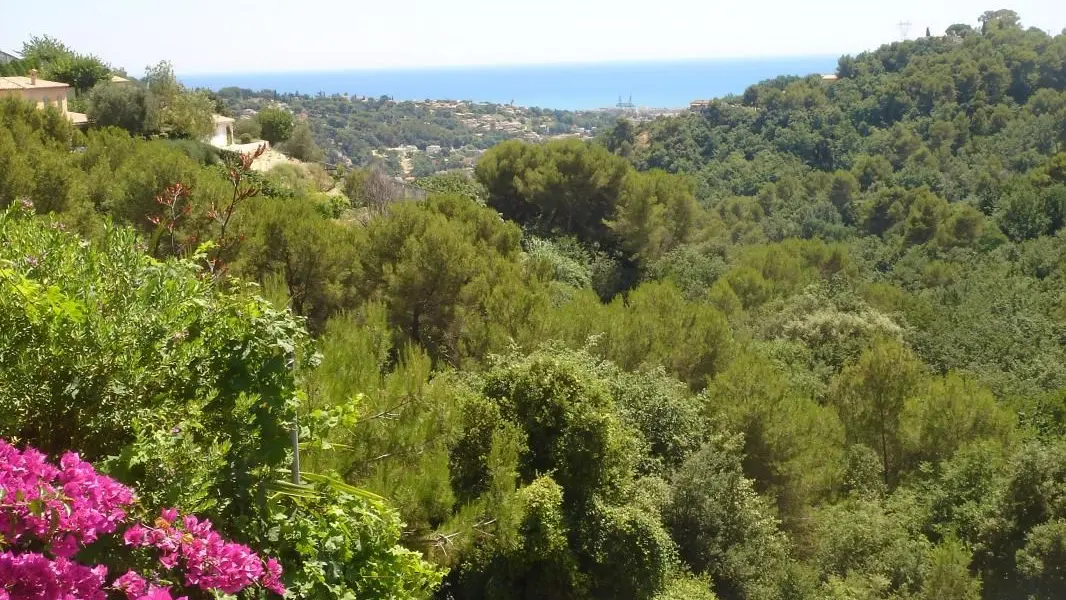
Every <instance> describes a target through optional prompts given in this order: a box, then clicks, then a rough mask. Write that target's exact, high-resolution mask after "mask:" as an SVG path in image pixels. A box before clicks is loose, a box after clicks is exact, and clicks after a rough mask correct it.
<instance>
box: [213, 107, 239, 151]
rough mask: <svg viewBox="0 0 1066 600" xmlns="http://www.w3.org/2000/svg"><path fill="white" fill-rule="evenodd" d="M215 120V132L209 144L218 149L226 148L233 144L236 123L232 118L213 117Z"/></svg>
mask: <svg viewBox="0 0 1066 600" xmlns="http://www.w3.org/2000/svg"><path fill="white" fill-rule="evenodd" d="M212 117H214V119H215V131H214V132H213V133H212V134H211V139H209V140H208V143H209V144H211V145H212V146H215V147H218V148H225V147H226V146H230V145H232V144H233V124H234V123H236V121H235V120H234V119H231V118H230V117H223V116H222V115H212Z"/></svg>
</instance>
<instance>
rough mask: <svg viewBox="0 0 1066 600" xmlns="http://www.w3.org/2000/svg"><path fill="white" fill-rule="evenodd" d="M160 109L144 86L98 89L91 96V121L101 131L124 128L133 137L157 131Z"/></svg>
mask: <svg viewBox="0 0 1066 600" xmlns="http://www.w3.org/2000/svg"><path fill="white" fill-rule="evenodd" d="M155 113H156V107H155V106H154V105H153V104H152V99H151V97H150V96H149V94H148V91H147V90H146V89H144V88H142V87H140V86H130V85H111V84H107V83H105V84H103V85H98V86H96V87H94V88H93V89H92V92H91V93H90V95H89V112H88V116H89V119H90V120H92V122H93V123H95V124H96V125H97V126H99V127H121V128H123V129H125V130H126V131H128V132H130V134H132V135H142V134H145V133H147V132H150V131H154V130H156V129H157V127H158V124H157V123H156V118H157V116H156V114H155Z"/></svg>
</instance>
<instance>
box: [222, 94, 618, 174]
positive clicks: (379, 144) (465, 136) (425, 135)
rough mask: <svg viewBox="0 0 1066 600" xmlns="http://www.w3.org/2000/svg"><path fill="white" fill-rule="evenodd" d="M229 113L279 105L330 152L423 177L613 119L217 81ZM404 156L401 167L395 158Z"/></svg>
mask: <svg viewBox="0 0 1066 600" xmlns="http://www.w3.org/2000/svg"><path fill="white" fill-rule="evenodd" d="M218 97H219V98H220V99H221V100H222V101H224V102H225V105H226V107H227V109H228V110H229V111H230V113H231V114H234V115H238V116H243V117H252V116H254V115H255V113H256V112H257V111H258V110H259V109H261V108H262V107H264V106H271V105H273V106H280V107H282V108H284V109H285V110H288V111H291V112H293V113H294V114H297V115H299V117H300V118H301V119H306V121H307V123H308V124H309V125H310V126H311V129H312V130H313V131H314V133H315V140H316V141H317V142H318V144H319V146H321V147H322V148H323V149H325V150H326V151H327V152H328V154H329V155H330V156H331V157H332V158H333V159H334V160H340V161H343V162H349V161H350V162H351V163H354V164H355V165H356V166H365V165H367V164H369V163H370V162H371V161H373V160H375V158H376V159H380V160H384V161H385V163H386V165H388V166H389V169H390V172H391V174H393V175H397V176H399V175H404V176H410V177H425V176H427V175H431V174H433V173H436V172H439V171H446V170H455V169H464V168H469V167H471V166H472V165H473V163H474V162H475V160H476V159H477V157H478V156H480V155H481V153H482V152H484V150H485V149H486V148H489V147H491V146H493V145H494V144H496V143H498V142H501V141H504V140H511V139H519V140H525V141H532V142H537V141H542V140H547V139H551V138H553V137H577V138H582V139H584V138H590V137H592V136H594V135H595V134H596V133H597V132H598V131H599V130H600V129H603V128H605V127H607V126H609V125H611V124H613V122H614V119H615V118H616V117H615V116H612V115H611V114H610V113H607V112H603V111H579V112H571V111H561V110H544V109H537V108H524V107H518V106H504V105H498V104H490V103H478V102H460V101H447V100H435V101H429V100H427V101H419V102H411V101H407V102H395V101H392V100H390V99H388V98H366V97H359V96H348V95H339V94H338V95H332V96H325V95H317V96H311V95H298V94H278V93H275V92H273V91H271V90H262V91H258V92H256V91H253V90H249V89H241V88H223V89H221V90H219V91H218ZM401 161H405V162H410V163H413V164H409V165H407V168H406V169H404V168H401V167H400V162H401Z"/></svg>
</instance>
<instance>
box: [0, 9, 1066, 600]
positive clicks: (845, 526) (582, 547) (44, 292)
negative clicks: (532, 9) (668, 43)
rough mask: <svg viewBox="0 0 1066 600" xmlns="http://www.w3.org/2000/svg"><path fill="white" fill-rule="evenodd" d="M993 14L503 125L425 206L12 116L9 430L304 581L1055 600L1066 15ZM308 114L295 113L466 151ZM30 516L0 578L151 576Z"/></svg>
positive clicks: (419, 132)
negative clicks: (809, 64)
mask: <svg viewBox="0 0 1066 600" xmlns="http://www.w3.org/2000/svg"><path fill="white" fill-rule="evenodd" d="M978 23H979V25H978V26H976V27H970V26H966V25H956V26H952V27H951V28H949V30H948V31H947V32H945V35H943V36H934V37H923V38H921V39H917V40H912V41H906V42H900V43H895V44H890V45H886V46H882V47H881V48H878V49H877V50H874V51H871V52H868V53H864V54H861V55H858V56H854V57H850V56H848V57H843V58H841V60H840V63H839V69H838V72H837V78H836V79H835V80H833V79H825V78H823V77H822V76H815V77H810V78H792V77H789V78H779V79H776V80H771V81H765V82H761V83H757V84H755V85H753V86H751V87H750V88H749V89H748V90H747V91H746V92H745V93H744V94H741V95H737V96H733V97H726V98H720V99H717V100H716V101H714V102H712V103H710V104H709V105H708V106H706V107H705V108H704V109H703V110H702V111H701V112H696V113H691V114H686V115H682V116H678V117H668V118H661V119H656V120H654V121H651V122H648V123H634V122H631V121H627V120H622V121H616V122H613V123H611V124H610V125H609V126H602V129H599V130H598V134H597V136H596V137H595V139H593V140H583V139H575V138H570V139H554V140H540V141H538V142H536V143H534V142H530V141H525V140H521V139H507V140H499V139H493V140H491V141H492V142H494V143H491V144H490V143H489V142H488V140H487V138H488V136H487V135H486V136H484V137H485V138H486V140H487V141H486V143H485V146H484V148H485V152H484V153H483V154H482V155H481V156H480V157H479V158H478V160H477V161H476V164H475V165H474V167H473V179H470V178H467V177H466V176H464V175H463V174H448V175H434V176H431V177H427V178H425V179H423V180H421V181H420V186H421V188H420V189H421V190H427V191H428V194H427V195H426V196H425V197H423V196H422V195H421V194H420V195H418V196H416V197H412V198H400V197H399V196H400V195H401V194H397V193H396V190H397V187H396V186H397V185H398V184H396V183H395V182H394V181H393V180H392V179H391V178H390V177H389V176H388V175H387V174H386V173H385V172H384V171H383V170H381V169H380V168H378V167H372V168H367V169H362V168H354V169H348V170H347V171H346V172H344V173H343V176H341V177H336V176H335V175H331V174H329V173H327V172H326V171H325V170H323V169H322V168H321V167H319V166H316V165H312V164H304V165H295V166H294V165H281V166H280V167H278V168H276V169H272V170H271V171H269V172H267V173H259V172H256V171H255V170H254V169H252V164H253V162H254V159H255V157H254V156H251V155H247V156H241V155H234V154H230V153H225V152H222V153H219V152H214V153H212V152H206V151H204V148H203V147H202V146H201V145H199V144H197V143H195V142H192V141H190V140H187V139H179V136H180V134H179V133H178V132H176V131H173V130H172V131H170V132H167V133H164V132H151V133H148V134H142V132H141V131H134V132H133V133H132V134H131V132H130V131H127V130H124V129H120V128H114V127H112V128H101V127H97V128H92V129H89V130H88V131H85V132H82V131H79V130H76V129H74V128H73V127H72V126H71V125H70V123H68V122H67V121H66V120H65V119H64V118H62V116H61V115H59V114H58V113H57V112H56V111H55V110H47V111H41V110H36V109H35V108H33V107H32V106H31V105H29V104H22V103H19V102H17V101H14V100H11V99H0V207H2V208H3V212H2V213H0V238H2V239H3V240H4V243H2V244H0V439H3V440H9V441H11V442H12V443H14V444H16V445H18V446H20V447H22V446H31V447H35V448H41V449H42V450H44V451H46V452H49V453H53V454H55V453H60V452H62V451H64V450H68V449H69V450H75V451H77V452H79V453H80V454H81V456H82V458H83V459H84V460H87V461H90V462H92V463H93V464H94V465H95V466H96V468H97V469H99V470H100V471H101V472H103V473H106V474H107V475H109V476H110V477H113V478H115V480H117V481H119V482H121V483H122V484H125V485H130V486H135V487H136V489H137V490H138V498H137V507H136V511H137V515H138V516H141V515H157V514H163V515H164V516H166V515H168V514H170V513H160V510H162V509H166V508H168V507H171V506H173V507H176V508H178V509H180V510H181V512H183V513H195V514H198V515H201V516H203V517H207V518H210V519H211V520H212V523H214V526H215V527H216V528H217V529H218V530H219V531H220V532H221V533H222V534H224V535H225V536H227V539H232V540H235V541H237V542H239V543H241V544H246V545H247V546H248V547H250V548H252V549H254V550H255V551H257V552H262V553H263V555H264V556H272V557H277V558H278V560H279V561H280V565H281V567H283V569H284V571H283V573H282V575H281V582H282V583H283V584H284V585H285V586H286V587H287V588H288V590H289V591H290V597H298V598H315V599H319V598H321V599H332V598H338V597H341V598H344V597H355V598H381V599H386V598H388V599H391V598H430V597H434V598H441V599H442V600H443V599H452V598H454V599H462V598H494V599H511V598H514V599H518V598H551V599H572V598H573V599H581V598H604V599H606V598H621V599H640V600H677V599H682V598H684V599H694V600H785V599H803V600H807V599H809V600H855V599H858V600H932V599H948V600H1008V599H1010V600H1013V599H1015V598H1029V599H1034V600H1053V599H1058V598H1062V597H1064V596H1066V577H1063V572H1062V565H1063V564H1066V551H1064V548H1066V489H1064V486H1063V482H1064V481H1066V34H1060V35H1057V36H1050V35H1048V34H1047V33H1045V32H1042V31H1039V30H1035V29H1026V28H1024V27H1023V26H1022V25H1021V22H1020V19H1019V17H1018V15H1016V14H1014V13H1013V12H1010V11H996V12H989V13H985V14H983V15H981V16H980V18H979V20H978ZM182 93H195V92H190V91H183V92H182ZM227 94H229V92H226V93H223V94H222V96H223V97H225V96H226V95H227ZM242 94H243V92H240V93H239V94H237V96H236V97H235V98H236V100H234V99H230V100H228V101H237V102H249V103H251V104H256V102H255V101H253V100H250V99H248V98H244V99H241V96H242ZM177 97H180V96H177ZM274 100H275V99H274V98H271V99H270V101H271V102H273V101H274ZM284 101H285V103H286V107H287V108H288V109H290V110H292V111H293V112H296V113H297V115H299V114H302V113H304V112H307V114H308V120H307V121H302V120H301V119H300V118H299V116H297V118H296V119H295V122H294V121H293V120H292V119H286V115H290V113H289V112H288V111H286V110H281V111H274V113H273V114H271V113H270V112H268V113H267V118H263V112H264V111H266V110H267V109H266V108H265V107H263V108H261V109H259V118H260V119H261V120H262V121H263V124H264V125H265V124H269V125H268V126H267V127H265V128H264V130H263V132H262V133H263V134H264V136H266V135H267V134H268V131H267V130H268V129H270V128H271V127H275V126H276V125H278V124H280V125H281V127H277V128H276V129H277V130H280V129H288V128H292V129H294V128H296V127H300V125H301V123H302V124H303V125H304V126H306V127H305V128H304V130H303V134H301V136H302V137H304V140H303V141H304V142H306V141H307V139H308V138H309V137H310V136H309V135H307V134H309V133H310V129H312V128H315V127H317V126H316V125H314V123H319V124H320V123H321V122H322V120H323V119H324V120H327V121H328V120H329V119H330V118H333V117H331V116H330V115H331V114H332V112H331V111H336V112H337V114H338V115H340V114H343V115H344V117H343V119H342V117H340V116H338V117H336V118H337V119H340V120H341V121H343V123H341V121H338V123H337V125H336V129H337V130H345V131H350V132H353V135H354V134H355V133H354V132H356V131H362V133H359V135H361V136H364V137H361V138H359V140H360V141H353V142H352V144H353V145H352V149H355V150H357V151H358V152H362V150H359V148H362V149H365V150H367V151H369V150H370V149H372V148H375V147H377V145H378V144H383V145H385V146H386V147H388V146H390V145H391V144H401V143H414V144H416V145H417V144H418V143H423V144H428V143H429V142H431V141H433V142H437V143H438V144H439V145H444V142H445V141H446V140H447V139H448V138H447V137H446V136H458V137H455V138H454V140H455V141H454V142H448V143H452V144H453V147H454V144H457V143H459V142H460V141H461V140H464V139H467V138H463V137H462V136H467V135H469V134H468V132H465V131H463V130H460V129H456V128H454V127H452V128H449V126H448V125H446V124H435V121H434V119H435V118H436V117H435V116H434V117H433V118H430V117H429V116H428V112H421V111H428V110H429V108H428V105H426V104H414V103H411V104H406V103H399V104H395V103H389V102H387V101H369V100H367V101H363V100H357V101H355V102H353V101H352V100H351V99H343V98H318V99H311V100H307V99H305V98H302V97H301V98H288V99H285V100H284ZM305 102H306V104H304V103H305ZM242 106H243V105H242V104H236V105H234V108H235V109H241V107H242ZM327 107H331V108H328V110H327ZM319 110H321V111H322V112H321V114H320V115H318V116H315V115H314V113H315V112H316V111H319ZM433 110H437V109H436V108H434V109H433ZM442 110H443V109H442ZM449 110H452V111H455V110H459V109H458V108H457V107H452V108H450V109H449ZM471 110H472V109H471ZM492 110H497V111H498V110H504V108H500V107H496V108H494V109H492ZM344 111H350V113H345V112H344ZM461 112H464V113H465V112H467V107H465V106H464V107H463V108H462V110H461ZM279 113H284V114H281V115H280V119H278V120H276V121H275V119H277V118H278V117H279ZM404 113H407V114H409V115H421V116H419V117H414V116H412V117H411V118H409V119H406V120H404V119H401V120H400V121H399V123H400V125H396V124H394V126H386V127H383V128H377V126H376V125H373V124H374V123H380V122H381V121H382V120H383V119H384V115H394V116H395V115H399V114H404ZM436 114H437V113H434V115H436ZM489 114H498V113H489ZM522 114H523V115H527V116H529V115H532V113H522ZM543 116H544V115H541V117H543ZM571 116H574V115H571ZM453 117H454V114H452V116H446V117H442V118H445V119H446V120H447V119H452V118H453ZM574 117H575V118H576V116H574ZM523 118H525V117H523ZM530 118H532V117H530ZM551 118H553V119H563V118H566V115H561V116H559V115H554V116H552V117H551ZM364 122H365V123H367V124H368V125H367V127H366V128H365V130H364V129H362V127H361V126H358V125H356V124H357V123H364ZM308 123H312V124H311V125H308ZM403 123H406V125H405V124H403ZM416 123H417V124H418V125H417V126H416V125H415V124H416ZM573 124H574V125H576V126H582V127H586V128H591V126H592V125H593V124H592V123H586V124H582V125H578V123H577V122H575V123H573ZM274 133H278V131H276V130H275V131H271V132H269V134H270V135H273V134H274ZM287 133H288V134H289V136H290V137H289V141H287V142H286V144H288V148H289V149H290V150H291V149H292V148H294V147H298V146H300V145H301V144H302V143H303V142H300V143H298V144H293V142H292V141H291V140H293V139H296V140H299V139H300V138H299V137H298V136H296V135H295V133H294V132H293V131H289V132H287ZM315 134H316V135H319V134H321V131H319V130H317V129H316V131H315ZM370 135H373V136H378V135H381V136H386V135H392V136H396V137H391V138H390V137H375V138H374V139H373V140H371V138H370V137H367V136H370ZM403 136H413V137H403ZM433 136H439V137H433ZM316 139H319V141H320V142H321V143H322V144H324V145H326V144H327V140H326V139H322V138H316ZM412 140H414V141H412ZM468 143H473V142H469V141H465V142H463V144H464V145H466V144H468ZM473 144H474V146H475V147H478V146H477V143H473ZM327 147H328V146H327ZM334 188H337V189H339V190H340V191H342V192H343V194H339V193H337V191H336V190H335V189H334ZM327 190H329V193H327ZM4 451H6V449H5V450H4ZM9 454H10V453H9ZM297 457H298V458H299V461H298V466H299V468H298V469H297V461H296V458H297ZM293 470H295V471H296V473H293ZM294 475H298V476H299V477H294ZM294 479H299V480H300V483H293V480H294ZM6 481H9V480H8V479H2V478H0V483H4V482H6ZM20 489H21V488H20ZM75 491H78V490H75ZM11 497H15V496H11ZM6 498H8V496H7V495H4V496H0V501H4V502H7V501H8V500H6ZM23 500H24V499H19V498H17V497H16V500H15V501H16V502H22V501H23ZM56 501H57V502H59V504H56V505H54V506H53V505H52V504H49V505H48V506H46V507H45V508H48V507H58V508H57V509H56V512H55V514H56V515H58V516H57V517H56V518H57V519H59V518H63V517H62V515H63V514H65V513H64V512H63V507H64V506H66V505H65V504H63V503H64V502H65V500H63V499H58V500H56ZM31 509H32V510H44V509H41V508H40V507H39V505H38V504H33V506H32V507H31V506H29V504H27V505H26V507H25V511H24V512H27V514H30V515H31V516H33V515H32V510H31ZM20 510H21V509H20ZM71 512H72V513H73V512H74V511H71ZM78 514H81V513H80V512H79V513H78ZM27 518H29V517H27ZM149 518H150V517H149ZM172 520H173V519H170V520H167V519H164V522H165V523H167V525H166V527H170V525H169V523H170V521H172ZM64 523H65V521H64ZM149 523H150V521H149ZM2 527H3V526H0V536H8V535H9V533H8V530H5V529H2ZM156 527H157V528H158V529H160V530H163V529H166V527H164V526H163V525H159V523H158V522H156ZM45 533H47V528H45ZM24 535H25V536H29V535H30V534H29V533H26V534H24ZM38 535H44V534H38ZM27 539H28V538H27V537H23V538H20V539H19V540H14V541H15V542H16V543H7V544H6V545H5V546H3V547H2V548H0V550H2V551H3V553H2V554H0V565H3V564H8V563H4V562H3V561H4V560H8V561H9V562H10V563H11V564H14V563H15V562H16V560H15V559H20V560H22V559H24V557H26V556H30V555H31V554H32V555H33V556H34V558H35V560H38V561H48V562H49V564H50V565H53V566H54V565H58V564H64V565H65V564H66V563H63V562H62V561H65V560H67V559H68V558H69V559H71V560H73V561H75V562H78V561H80V562H83V563H85V564H101V565H104V566H108V567H110V569H111V570H110V571H109V572H108V575H107V576H106V577H107V580H106V584H107V585H108V586H113V585H118V584H117V582H116V581H115V580H114V579H113V578H114V577H116V576H117V575H118V574H119V573H121V572H124V569H126V568H130V567H129V566H128V564H127V563H128V562H129V561H126V560H125V559H121V560H120V559H119V558H116V556H118V555H117V554H115V553H113V552H112V553H109V551H108V550H109V549H110V548H113V547H117V546H119V545H121V544H122V541H121V538H120V537H118V536H112V537H107V536H103V537H102V539H101V540H99V541H98V542H94V544H95V545H91V544H89V545H84V546H85V547H84V548H82V544H81V540H77V539H75V540H73V541H71V540H66V541H57V542H55V543H45V542H41V541H39V540H36V539H35V538H34V539H33V540H31V541H26V540H27ZM4 540H5V543H6V542H7V540H8V538H7V537H5V538H4ZM64 543H65V544H66V546H64V545H62V544H64ZM71 544H75V546H76V547H75V548H74V550H77V551H76V552H73V553H72V554H71V555H70V556H61V555H60V553H64V554H65V553H67V550H70V545H71ZM108 544H112V546H109V545H108ZM126 545H127V546H128V544H126ZM37 555H40V556H41V557H42V558H40V559H37V558H36V556H37ZM11 557H15V558H11ZM142 558H143V557H142ZM19 564H21V563H19ZM148 564H149V563H148V562H147V561H146V560H142V562H140V563H137V567H138V568H142V566H143V565H148ZM151 564H155V563H151ZM256 564H258V563H256ZM166 566H167V565H164V567H166ZM57 568H58V567H57ZM156 568H159V569H162V567H156ZM168 568H171V567H168ZM173 568H177V569H184V568H185V564H184V563H181V564H178V565H177V566H176V567H173ZM9 572H13V571H4V570H3V569H0V590H4V591H6V590H7V589H8V587H10V588H11V589H15V588H14V587H13V586H14V583H13V582H14V580H15V579H14V578H13V577H10V576H8V579H4V577H5V573H9ZM161 572H163V573H164V574H166V573H169V571H167V570H166V569H162V571H161ZM166 576H167V577H170V578H171V579H168V580H167V581H166V582H165V583H166V584H167V585H169V586H170V587H171V588H172V591H173V592H174V593H175V594H188V595H189V597H190V598H201V597H209V596H208V595H209V594H221V593H222V592H221V591H219V590H218V589H215V590H213V591H212V590H210V589H204V588H203V587H196V586H195V585H194V584H192V583H187V582H186V583H182V582H183V581H185V580H179V579H178V578H177V577H176V575H174V574H170V575H166ZM5 586H7V587H5ZM108 589H113V588H108ZM197 594H199V595H197ZM240 594H241V595H240V596H239V597H242V598H263V597H270V596H268V591H266V589H265V588H264V589H260V588H249V589H247V590H245V591H241V592H240ZM16 597H17V596H16V595H14V594H13V595H12V598H16Z"/></svg>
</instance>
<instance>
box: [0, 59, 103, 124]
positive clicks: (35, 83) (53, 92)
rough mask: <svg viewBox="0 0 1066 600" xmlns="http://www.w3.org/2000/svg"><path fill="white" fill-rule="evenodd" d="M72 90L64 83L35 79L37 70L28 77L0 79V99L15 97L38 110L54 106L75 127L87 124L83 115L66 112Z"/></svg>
mask: <svg viewBox="0 0 1066 600" xmlns="http://www.w3.org/2000/svg"><path fill="white" fill-rule="evenodd" d="M71 93H73V90H72V89H71V87H70V86H69V85H67V84H65V83H60V82H58V81H48V80H47V79H40V78H39V77H37V69H30V74H29V76H28V77H23V76H18V77H0V97H5V96H7V97H12V96H13V97H16V98H21V99H23V100H27V101H29V102H33V103H34V104H36V105H37V108H38V110H44V109H45V107H47V106H54V107H55V108H57V109H59V112H60V113H62V114H63V115H65V116H66V117H67V118H68V119H70V122H71V123H74V124H75V125H84V124H85V123H88V121H89V120H88V118H86V116H85V115H84V114H83V113H76V112H70V111H69V110H67V100H68V99H69V98H70V95H71Z"/></svg>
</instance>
